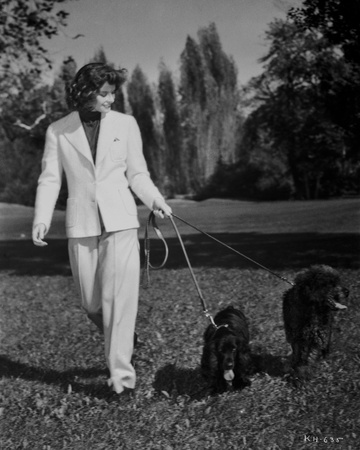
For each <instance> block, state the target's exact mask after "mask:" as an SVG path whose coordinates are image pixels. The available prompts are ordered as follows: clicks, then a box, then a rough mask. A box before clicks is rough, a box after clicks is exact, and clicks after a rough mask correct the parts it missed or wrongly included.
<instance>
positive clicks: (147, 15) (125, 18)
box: [46, 0, 301, 84]
mask: <svg viewBox="0 0 360 450" xmlns="http://www.w3.org/2000/svg"><path fill="white" fill-rule="evenodd" d="M299 3H301V2H300V0H71V1H69V2H68V3H65V4H61V6H62V8H63V9H65V10H67V11H68V12H69V13H70V15H69V16H68V21H67V22H68V26H67V27H66V28H64V30H63V32H62V33H61V34H60V35H59V36H57V37H55V38H52V39H51V40H50V41H48V43H47V44H46V47H47V48H48V49H49V50H50V56H51V58H52V59H53V60H54V61H55V65H54V67H55V70H57V69H58V68H59V66H60V64H61V63H62V61H63V60H64V58H65V57H67V56H70V55H71V56H73V57H74V59H75V60H76V62H77V64H78V68H80V67H81V66H82V65H83V64H86V63H87V62H88V61H89V60H90V59H91V58H92V57H93V56H94V54H95V52H96V51H97V50H98V49H99V48H100V47H101V46H103V48H104V50H105V54H106V56H107V58H108V59H109V60H110V61H111V62H113V63H114V64H115V65H116V66H121V67H125V68H127V69H128V71H129V73H131V72H132V70H133V69H134V67H135V66H136V65H137V64H139V65H140V67H141V69H142V70H143V72H144V73H145V74H146V75H147V77H148V79H149V81H157V79H158V74H159V70H158V66H159V63H160V61H161V60H163V61H164V62H165V64H166V65H167V66H168V67H169V68H170V69H171V70H172V71H173V72H174V74H175V75H176V74H177V71H178V69H179V58H180V54H181V52H182V51H183V49H184V47H185V42H186V37H187V36H188V35H190V36H191V37H193V38H195V39H196V40H197V32H198V30H199V28H202V27H206V26H208V25H209V24H210V23H211V22H215V24H216V26H217V30H218V33H219V36H220V40H221V43H222V45H223V50H224V51H225V52H226V53H227V54H228V55H232V56H233V57H234V59H235V62H236V65H237V68H238V71H239V82H240V83H241V84H243V83H246V82H247V81H248V80H249V79H250V78H251V77H252V76H254V75H258V74H259V73H260V72H261V66H260V65H259V63H258V59H259V58H260V57H261V56H263V55H264V54H265V52H266V45H265V41H264V39H263V37H264V31H265V30H266V29H267V25H268V23H269V22H271V21H272V20H274V18H276V17H278V18H284V17H285V13H286V10H287V8H288V7H289V6H293V5H296V4H297V5H298V4H299ZM78 34H81V35H84V37H79V38H77V39H73V37H75V36H76V35H78Z"/></svg>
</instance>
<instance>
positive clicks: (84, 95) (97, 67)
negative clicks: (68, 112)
mask: <svg viewBox="0 0 360 450" xmlns="http://www.w3.org/2000/svg"><path fill="white" fill-rule="evenodd" d="M126 74H127V70H126V69H120V70H116V69H114V68H113V67H111V66H109V65H107V64H104V63H90V64H86V65H85V66H83V67H82V68H81V69H80V70H79V71H78V72H77V74H76V75H75V78H74V79H73V81H72V82H71V83H70V84H69V85H68V86H67V88H66V103H67V104H68V107H69V108H70V109H72V110H84V109H88V108H89V107H90V105H91V103H92V102H93V100H94V99H95V96H96V95H97V93H98V92H99V89H100V88H101V87H102V86H103V84H104V83H106V82H107V83H109V84H112V85H114V86H115V89H116V90H118V89H119V87H120V86H121V85H122V84H123V83H124V82H125V80H126Z"/></svg>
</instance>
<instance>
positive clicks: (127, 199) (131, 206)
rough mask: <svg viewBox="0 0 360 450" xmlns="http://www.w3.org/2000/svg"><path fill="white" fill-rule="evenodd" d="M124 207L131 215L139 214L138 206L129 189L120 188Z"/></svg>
mask: <svg viewBox="0 0 360 450" xmlns="http://www.w3.org/2000/svg"><path fill="white" fill-rule="evenodd" d="M119 193H120V197H121V199H122V202H123V205H124V208H125V210H126V212H127V213H128V214H129V215H130V216H137V207H136V203H135V200H134V197H133V196H132V194H131V192H130V190H129V189H127V188H126V189H119Z"/></svg>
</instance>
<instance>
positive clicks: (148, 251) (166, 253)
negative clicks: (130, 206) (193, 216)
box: [144, 211, 227, 330]
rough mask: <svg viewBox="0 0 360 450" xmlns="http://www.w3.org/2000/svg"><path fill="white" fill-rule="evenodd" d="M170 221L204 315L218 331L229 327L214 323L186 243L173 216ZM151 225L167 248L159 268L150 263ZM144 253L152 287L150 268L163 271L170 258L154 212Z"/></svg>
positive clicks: (147, 226) (147, 275) (148, 223)
mask: <svg viewBox="0 0 360 450" xmlns="http://www.w3.org/2000/svg"><path fill="white" fill-rule="evenodd" d="M169 219H170V221H171V223H172V225H173V227H174V230H175V233H176V235H177V238H178V239H179V242H180V245H181V248H182V251H183V253H184V256H185V259H186V263H187V265H188V268H189V271H190V274H191V276H192V279H193V281H194V284H195V287H196V289H197V292H198V295H199V298H200V301H201V304H202V308H203V313H204V314H205V317H207V318H208V319H209V321H210V323H211V325H212V326H213V327H214V328H215V329H216V330H218V329H219V328H221V327H223V326H227V325H220V326H217V325H216V323H215V322H214V319H213V317H212V315H211V314H210V313H209V311H208V309H207V307H206V302H205V298H204V296H203V294H202V292H201V289H200V286H199V283H198V282H197V279H196V277H195V274H194V271H193V269H192V267H191V264H190V260H189V257H188V254H187V251H186V249H185V245H184V242H183V240H182V238H181V235H180V233H179V230H178V228H177V226H176V224H175V222H174V219H173V218H172V216H170V217H169ZM150 223H151V225H152V227H153V229H154V231H155V233H156V235H157V236H158V238H159V239H160V240H161V241H162V243H163V244H164V248H165V257H164V260H163V261H162V263H161V264H160V265H159V266H153V265H152V264H151V262H150V239H149V226H150ZM144 252H145V266H144V275H146V281H147V286H149V285H150V268H152V269H154V270H158V269H161V268H162V267H164V265H165V264H166V261H167V259H168V256H169V249H168V246H167V243H166V241H165V238H164V236H163V235H162V233H161V231H160V229H159V227H158V226H157V223H156V219H155V215H154V212H153V211H151V213H150V214H149V217H148V220H147V222H146V227H145V237H144Z"/></svg>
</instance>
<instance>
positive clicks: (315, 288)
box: [295, 265, 349, 310]
mask: <svg viewBox="0 0 360 450" xmlns="http://www.w3.org/2000/svg"><path fill="white" fill-rule="evenodd" d="M295 286H296V287H297V289H299V291H300V294H301V297H302V298H303V299H307V301H308V302H309V303H312V304H314V305H318V306H322V307H326V308H328V309H331V310H340V309H346V308H347V307H346V306H345V305H343V304H342V303H341V302H343V301H344V300H346V298H347V297H348V296H349V289H347V288H346V287H345V286H343V285H342V284H341V280H340V275H339V273H338V272H337V271H336V270H335V269H333V268H332V267H330V266H325V265H318V266H312V267H310V268H309V269H308V270H306V271H305V272H303V273H301V274H299V275H298V276H297V277H296V279H295Z"/></svg>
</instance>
